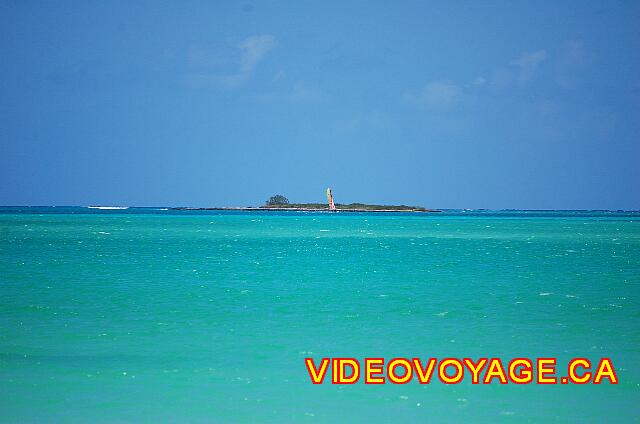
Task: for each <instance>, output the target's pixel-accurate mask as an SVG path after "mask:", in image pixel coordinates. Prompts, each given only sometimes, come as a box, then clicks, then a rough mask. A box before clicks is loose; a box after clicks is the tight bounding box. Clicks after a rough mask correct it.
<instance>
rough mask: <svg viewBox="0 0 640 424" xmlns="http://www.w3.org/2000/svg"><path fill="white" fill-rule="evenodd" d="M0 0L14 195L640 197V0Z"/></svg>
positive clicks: (469, 204) (0, 171) (579, 202)
mask: <svg viewBox="0 0 640 424" xmlns="http://www.w3.org/2000/svg"><path fill="white" fill-rule="evenodd" d="M55 3H56V2H29V1H2V2H1V3H0V55H1V57H2V59H1V64H0V149H1V151H0V177H1V179H2V183H1V184H0V204H4V205H88V204H118V205H119V204H123V205H191V206H207V205H211V206H214V205H215V206H236V205H258V204H261V203H262V202H264V200H265V199H266V198H267V197H269V196H270V195H272V194H275V193H282V194H284V195H286V196H288V197H289V199H290V200H292V201H324V200H325V197H324V190H325V188H326V187H328V186H331V187H332V188H333V190H334V195H335V197H336V200H337V201H338V202H355V201H361V202H377V203H381V202H385V203H405V204H419V205H423V206H427V207H440V208H535V209H554V208H555V209H565V208H607V209H618V208H621V209H622V208H624V209H640V2H611V1H603V2H585V1H576V2H569V1H562V2H550V1H549V2H540V1H535V2H534V1H531V2H512V1H505V2H471V1H469V2H455V1H453V2H450V1H442V2H393V1H384V2H383V1H380V2H371V1H362V2H352V1H335V2H330V1H317V2H307V1H290V2H270V1H261V2H255V3H254V2H245V3H243V2H219V1H208V2H191V1H174V2H158V1H154V2H142V1H95V2H93V1H77V2H70V1H66V2H57V4H55Z"/></svg>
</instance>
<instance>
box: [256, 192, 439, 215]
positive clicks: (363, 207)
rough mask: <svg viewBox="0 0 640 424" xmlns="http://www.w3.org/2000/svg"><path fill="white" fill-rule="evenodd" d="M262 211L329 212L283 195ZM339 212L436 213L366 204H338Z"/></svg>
mask: <svg viewBox="0 0 640 424" xmlns="http://www.w3.org/2000/svg"><path fill="white" fill-rule="evenodd" d="M260 209H300V210H329V205H328V204H327V203H290V202H289V199H287V198H286V197H285V196H283V195H281V194H276V195H275V196H271V197H270V198H269V200H267V201H266V202H265V204H264V206H260ZM336 210H339V211H406V212H435V211H433V210H430V209H427V208H423V207H422V206H407V205H368V204H365V203H349V204H343V203H336Z"/></svg>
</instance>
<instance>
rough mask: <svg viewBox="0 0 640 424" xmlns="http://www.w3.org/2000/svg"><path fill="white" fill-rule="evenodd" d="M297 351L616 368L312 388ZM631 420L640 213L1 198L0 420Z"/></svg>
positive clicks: (639, 325)
mask: <svg viewBox="0 0 640 424" xmlns="http://www.w3.org/2000/svg"><path fill="white" fill-rule="evenodd" d="M307 356H310V357H313V358H316V359H320V358H322V357H355V358H358V359H364V358H365V357H374V356H375V357H383V358H386V359H391V358H393V357H395V356H402V357H408V358H411V357H420V358H425V359H426V358H429V357H437V358H443V357H457V358H462V357H471V358H479V357H501V358H504V359H505V360H509V359H511V358H514V357H518V356H526V357H531V358H537V357H558V360H559V364H560V365H559V367H558V369H559V370H562V368H563V366H564V364H566V361H567V360H568V359H569V358H572V357H587V358H590V359H591V360H592V361H595V362H597V361H598V360H599V359H600V358H602V357H610V358H611V360H612V362H613V364H614V366H615V369H616V371H617V374H618V377H619V384H618V385H611V384H609V382H608V381H607V380H605V382H604V383H603V384H601V385H593V384H588V385H560V384H558V385H548V386H539V385H536V384H530V385H514V384H508V385H500V384H496V383H494V384H490V385H477V386H476V385H472V384H471V383H470V380H469V379H466V380H465V381H464V382H463V383H461V384H458V385H445V384H443V383H441V382H440V381H438V380H437V379H434V380H433V381H432V383H431V384H429V385H420V384H418V383H417V382H416V381H413V382H411V383H409V384H407V385H393V384H385V385H379V386H371V385H365V384H363V383H362V382H360V383H358V384H355V385H349V386H336V385H331V384H330V377H328V378H327V379H326V380H325V383H324V384H323V385H313V384H311V382H310V379H309V376H308V374H307V371H306V368H305V365H304V358H305V357H307ZM559 374H561V372H559ZM639 419H640V213H638V212H606V211H543V212H530V211H460V210H456V211H445V212H443V213H437V214H428V215H422V214H373V213H372V214H361V213H334V214H331V213H298V212H286V213H273V212H264V213H262V212H255V213H246V212H245V213H242V212H208V211H197V212H192V211H171V210H162V209H161V208H132V209H127V210H122V211H101V210H94V209H87V208H79V207H77V208H76V207H74V208H60V207H58V208H36V207H32V208H6V207H5V208H0V421H2V422H37V423H43V422H72V423H73V422H86V423H102V422H109V423H111V422H117V423H121V422H149V423H151V422H154V423H155V422H169V423H177V422H193V423H206V422H224V423H226V422H272V423H282V422H302V423H307V422H308V423H314V422H315V423H319V422H323V423H326V422H329V423H335V422H434V423H460V422H485V423H500V422H505V423H512V422H518V423H521V422H556V423H568V422H594V423H598V422H638V420H639Z"/></svg>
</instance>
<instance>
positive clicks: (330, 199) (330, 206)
mask: <svg viewBox="0 0 640 424" xmlns="http://www.w3.org/2000/svg"><path fill="white" fill-rule="evenodd" d="M327 201H328V202H329V210H331V211H335V210H336V205H335V204H334V203H333V194H331V188H328V189H327Z"/></svg>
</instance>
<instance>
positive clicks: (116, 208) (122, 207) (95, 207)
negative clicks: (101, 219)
mask: <svg viewBox="0 0 640 424" xmlns="http://www.w3.org/2000/svg"><path fill="white" fill-rule="evenodd" d="M87 207H88V208H89V209H102V210H120V209H129V206H87Z"/></svg>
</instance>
